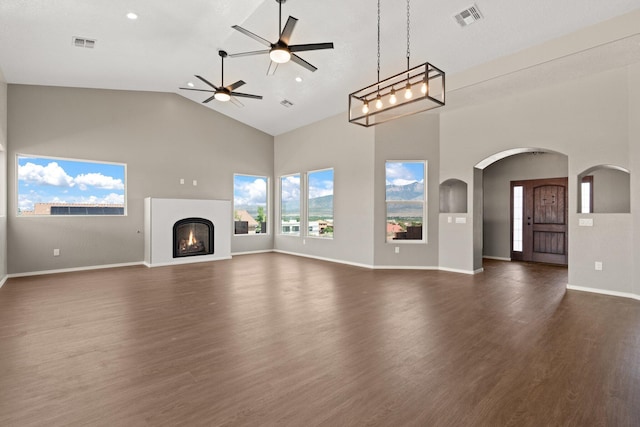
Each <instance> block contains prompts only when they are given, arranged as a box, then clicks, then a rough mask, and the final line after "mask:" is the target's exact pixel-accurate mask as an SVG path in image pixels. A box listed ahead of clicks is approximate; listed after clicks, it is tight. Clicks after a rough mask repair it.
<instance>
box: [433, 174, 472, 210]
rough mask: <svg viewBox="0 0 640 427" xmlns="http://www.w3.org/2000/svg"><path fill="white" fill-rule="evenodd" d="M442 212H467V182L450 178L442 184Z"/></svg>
mask: <svg viewBox="0 0 640 427" xmlns="http://www.w3.org/2000/svg"><path fill="white" fill-rule="evenodd" d="M440 213H467V183H466V182H464V181H461V180H459V179H455V178H452V179H448V180H446V181H444V182H443V183H442V184H440Z"/></svg>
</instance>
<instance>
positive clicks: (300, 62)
mask: <svg viewBox="0 0 640 427" xmlns="http://www.w3.org/2000/svg"><path fill="white" fill-rule="evenodd" d="M291 60H292V61H293V62H295V63H296V64H298V65H301V66H303V67H304V68H306V69H307V70H309V71H316V70H317V69H318V68H317V67H315V66H313V65H311V64H309V63H308V62H307V61H305V60H304V59H302V58H300V57H299V56H298V55H296V54H295V53H292V54H291Z"/></svg>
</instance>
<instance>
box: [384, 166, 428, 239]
mask: <svg viewBox="0 0 640 427" xmlns="http://www.w3.org/2000/svg"><path fill="white" fill-rule="evenodd" d="M425 171H426V162H425V161H388V162H386V165H385V174H386V196H385V201H386V205H387V242H395V243H397V242H402V241H412V240H413V241H425V240H426V239H425V234H424V226H425V221H424V217H425V205H426V203H425V201H426V197H425V196H426V193H425V179H424V178H425Z"/></svg>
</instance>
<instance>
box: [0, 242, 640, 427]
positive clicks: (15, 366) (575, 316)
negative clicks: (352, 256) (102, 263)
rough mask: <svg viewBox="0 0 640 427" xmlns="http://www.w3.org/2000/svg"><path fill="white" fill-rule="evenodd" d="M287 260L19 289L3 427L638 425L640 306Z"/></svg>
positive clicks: (490, 281)
mask: <svg viewBox="0 0 640 427" xmlns="http://www.w3.org/2000/svg"><path fill="white" fill-rule="evenodd" d="M566 283H567V271H566V269H564V268H562V267H554V266H545V265H534V264H521V263H508V262H499V261H486V262H485V272H484V273H482V274H479V275H476V276H467V275H461V274H455V273H446V272H436V271H384V270H377V271H371V270H367V269H362V268H356V267H350V266H344V265H339V264H331V263H326V262H322V261H316V260H311V259H305V258H299V257H292V256H287V255H282V254H260V255H245V256H237V257H234V259H233V260H230V261H218V262H213V263H204V264H197V265H181V266H175V267H162V268H154V269H147V268H145V267H129V268H121V269H110V270H96V271H91V272H78V273H68V274H66V273H65V274H56V275H49V276H38V277H29V278H13V279H10V280H9V281H8V282H7V283H6V284H5V286H4V287H3V288H2V289H0V425H3V426H9V425H11V426H13V425H16V426H31V425H42V426H45V425H46V426H52V425H72V426H76V425H77V426H85V425H91V426H94V425H105V426H106V425H108V426H116V425H126V426H145V425H189V426H195V425H215V426H272V425H285V426H315V425H322V426H352V425H353V426H404V425H408V426H475V425H478V426H485V425H486V426H508V425H512V426H547V425H558V426H560V425H562V426H565V425H575V426H589V425H607V426H638V425H640V303H638V302H637V301H633V300H628V299H622V298H615V297H607V296H601V295H595V294H589V293H581V292H574V291H568V292H567V291H566V290H565V285H566Z"/></svg>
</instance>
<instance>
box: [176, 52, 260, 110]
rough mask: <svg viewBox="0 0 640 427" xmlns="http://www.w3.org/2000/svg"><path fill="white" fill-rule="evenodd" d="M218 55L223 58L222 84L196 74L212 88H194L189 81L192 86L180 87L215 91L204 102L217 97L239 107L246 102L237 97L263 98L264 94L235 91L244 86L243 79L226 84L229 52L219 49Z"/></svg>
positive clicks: (217, 99)
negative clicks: (225, 74) (225, 72)
mask: <svg viewBox="0 0 640 427" xmlns="http://www.w3.org/2000/svg"><path fill="white" fill-rule="evenodd" d="M218 55H220V59H221V64H220V65H221V68H222V73H221V74H222V76H221V78H220V82H221V83H220V86H219V87H218V86H216V85H214V84H213V83H211V82H210V81H208V80H207V79H205V78H204V77H201V76H198V75H196V77H197V78H198V79H199V80H200V81H202V82H203V83H204V84H206V85H207V86H209V87H210V88H211V89H213V90H211V89H196V88H193V87H192V86H193V84H189V83H187V85H188V86H190V87H181V88H180V89H182V90H194V91H198V92H209V93H213V95H212V96H210V97H209V98H207V99H205V100H204V101H202V103H203V104H207V103H209V102H210V101H211V100H213V99H215V100H216V101H220V102H227V101H231V102H232V103H233V104H235V105H236V106H238V107H243V106H244V104H242V103H241V102H240V101H238V100H237V99H236V97H239V98H250V99H262V96H260V95H251V94H249V93H240V92H235V90H236V89H237V88H239V87H240V86H243V85H244V84H245V82H244V81H242V80H238V81H237V82H235V83H233V84H230V85H227V86H224V58H226V57H227V56H228V54H227V52H225V51H224V50H219V51H218Z"/></svg>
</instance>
